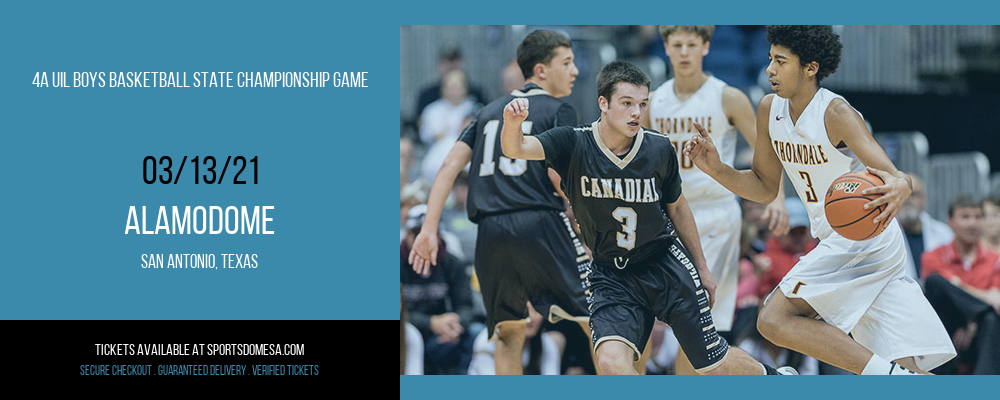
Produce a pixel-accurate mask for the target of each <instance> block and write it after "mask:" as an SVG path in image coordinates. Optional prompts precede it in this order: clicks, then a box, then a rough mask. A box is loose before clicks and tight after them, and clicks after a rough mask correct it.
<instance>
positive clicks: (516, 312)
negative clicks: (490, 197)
mask: <svg viewBox="0 0 1000 400" xmlns="http://www.w3.org/2000/svg"><path fill="white" fill-rule="evenodd" d="M512 214H516V213H512ZM512 214H502V215H495V216H489V217H486V218H483V219H482V220H481V221H480V222H479V235H478V237H477V239H476V263H475V269H476V276H477V277H478V278H479V288H480V292H481V293H482V295H483V306H484V307H485V308H486V329H489V331H488V332H489V335H490V340H497V349H496V353H495V354H494V362H495V363H496V373H497V374H501V375H507V374H521V373H522V371H523V367H522V364H521V352H522V350H523V346H524V329H525V320H524V319H525V318H526V317H527V316H528V307H527V300H528V299H527V296H526V294H525V291H524V287H523V286H522V285H521V284H520V282H521V280H520V278H519V276H518V274H519V272H520V271H519V269H518V268H516V266H517V265H519V264H518V262H519V261H521V260H520V259H516V258H513V259H512V258H511V257H510V254H511V253H512V252H513V251H514V249H516V248H517V245H518V243H519V240H520V239H518V238H517V237H515V236H514V235H511V234H510V226H511V225H512V224H513V223H514V222H515V221H512V219H511V215H512Z"/></svg>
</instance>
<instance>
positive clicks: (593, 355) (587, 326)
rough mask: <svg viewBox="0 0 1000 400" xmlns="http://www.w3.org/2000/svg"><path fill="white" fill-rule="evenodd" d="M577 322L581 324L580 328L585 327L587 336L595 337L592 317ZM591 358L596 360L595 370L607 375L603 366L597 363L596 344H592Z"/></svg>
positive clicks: (584, 331)
mask: <svg viewBox="0 0 1000 400" xmlns="http://www.w3.org/2000/svg"><path fill="white" fill-rule="evenodd" d="M576 323H577V324H578V325H580V329H583V333H584V334H586V335H587V337H594V336H593V335H592V334H591V332H590V319H589V318H588V319H587V320H586V321H583V320H580V321H576ZM590 358H591V359H592V360H593V362H594V370H596V371H597V374H598V375H606V374H603V373H601V367H600V366H599V365H598V363H597V349H595V348H594V346H590Z"/></svg>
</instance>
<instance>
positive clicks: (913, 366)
mask: <svg viewBox="0 0 1000 400" xmlns="http://www.w3.org/2000/svg"><path fill="white" fill-rule="evenodd" d="M895 361H896V364H899V365H902V366H903V368H906V369H908V370H910V371H913V372H916V373H918V374H922V375H934V374H932V373H930V372H927V371H924V370H922V369H920V367H919V366H917V360H916V359H914V358H913V357H905V358H898V359H896V360H895Z"/></svg>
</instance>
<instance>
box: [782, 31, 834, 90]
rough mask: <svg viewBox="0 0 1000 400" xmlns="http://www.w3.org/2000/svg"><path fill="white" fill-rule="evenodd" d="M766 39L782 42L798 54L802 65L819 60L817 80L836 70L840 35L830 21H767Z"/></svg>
mask: <svg viewBox="0 0 1000 400" xmlns="http://www.w3.org/2000/svg"><path fill="white" fill-rule="evenodd" d="M767 41H768V42H770V43H771V44H773V45H779V46H785V47H787V48H788V49H789V50H791V51H792V53H794V54H795V55H796V56H798V57H799V62H800V63H801V64H802V65H805V64H808V63H810V62H813V61H815V62H816V63H818V64H819V71H817V72H816V83H817V84H819V82H820V81H822V80H823V78H826V77H828V76H830V74H832V73H834V72H836V71H837V67H838V66H839V65H840V50H841V49H843V47H844V45H843V44H841V43H840V35H838V34H836V33H833V27H832V26H830V25H768V27H767Z"/></svg>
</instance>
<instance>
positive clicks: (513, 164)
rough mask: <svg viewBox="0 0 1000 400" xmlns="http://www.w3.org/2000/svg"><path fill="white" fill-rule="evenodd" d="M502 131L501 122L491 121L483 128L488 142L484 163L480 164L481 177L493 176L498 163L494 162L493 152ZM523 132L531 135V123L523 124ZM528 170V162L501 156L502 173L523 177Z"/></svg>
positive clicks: (484, 146)
mask: <svg viewBox="0 0 1000 400" xmlns="http://www.w3.org/2000/svg"><path fill="white" fill-rule="evenodd" d="M498 130H500V120H496V119H493V120H490V121H489V122H487V123H486V126H485V127H484V128H483V134H485V135H486V141H485V142H483V163H482V164H479V176H490V175H493V172H495V171H494V170H495V169H496V162H494V161H493V150H494V149H495V148H496V144H497V131H498ZM521 132H524V134H525V135H530V134H531V121H524V122H523V123H521ZM527 170H528V160H511V159H509V158H507V157H504V156H500V172H503V174H504V175H507V176H521V174H523V173H524V171H527Z"/></svg>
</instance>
